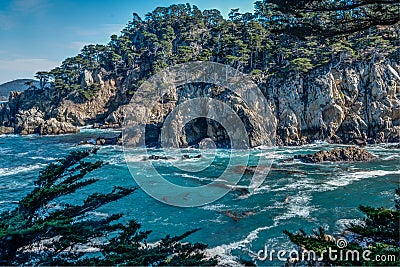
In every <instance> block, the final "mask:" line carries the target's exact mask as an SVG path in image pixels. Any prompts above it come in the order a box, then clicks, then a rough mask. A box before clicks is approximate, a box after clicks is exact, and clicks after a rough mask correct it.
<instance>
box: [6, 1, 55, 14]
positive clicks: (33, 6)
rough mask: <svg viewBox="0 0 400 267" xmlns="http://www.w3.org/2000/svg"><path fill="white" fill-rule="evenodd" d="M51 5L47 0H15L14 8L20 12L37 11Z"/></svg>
mask: <svg viewBox="0 0 400 267" xmlns="http://www.w3.org/2000/svg"><path fill="white" fill-rule="evenodd" d="M49 5H50V2H49V1H47V0H14V2H13V3H12V8H13V10H15V11H20V12H29V13H31V12H36V11H39V10H43V9H45V8H47V7H48V6H49Z"/></svg>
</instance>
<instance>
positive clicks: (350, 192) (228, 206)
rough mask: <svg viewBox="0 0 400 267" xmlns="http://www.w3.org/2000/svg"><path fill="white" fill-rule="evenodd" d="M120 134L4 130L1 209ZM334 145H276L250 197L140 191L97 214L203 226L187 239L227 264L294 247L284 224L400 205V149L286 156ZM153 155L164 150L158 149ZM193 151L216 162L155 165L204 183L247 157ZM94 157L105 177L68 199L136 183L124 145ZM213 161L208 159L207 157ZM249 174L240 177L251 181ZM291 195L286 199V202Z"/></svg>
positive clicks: (139, 161) (181, 180)
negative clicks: (331, 159) (327, 157)
mask: <svg viewBox="0 0 400 267" xmlns="http://www.w3.org/2000/svg"><path fill="white" fill-rule="evenodd" d="M99 134H100V135H102V136H104V135H110V136H113V135H116V133H115V132H113V131H104V130H103V131H99V130H90V129H84V130H82V132H81V133H80V134H76V135H63V136H45V137H43V136H36V135H32V136H25V137H21V136H13V135H11V136H1V137H0V153H1V160H0V211H3V210H6V209H11V208H12V207H15V201H18V200H19V199H20V198H21V197H23V196H24V195H25V194H26V193H27V192H29V191H30V190H31V189H32V188H33V181H34V179H35V178H36V177H37V174H38V173H39V171H40V170H41V169H42V168H43V167H44V166H45V165H46V164H48V163H50V162H52V161H54V160H55V159H57V158H60V157H62V156H64V155H66V154H68V153H69V152H70V151H72V150H75V149H82V148H85V147H90V146H77V144H78V143H79V141H81V140H88V139H90V138H93V137H96V136H98V135H99ZM332 147H334V146H332V145H328V144H324V143H318V144H313V145H308V146H303V147H283V148H277V149H276V152H275V159H274V163H273V166H272V167H273V168H274V169H273V170H272V171H271V172H270V173H269V174H268V176H267V177H266V179H265V181H264V183H263V184H262V185H261V187H260V188H258V189H256V190H255V192H254V193H253V194H251V195H249V196H248V195H247V196H243V195H241V194H240V193H239V192H236V191H232V192H230V193H228V194H227V195H225V196H224V197H223V198H221V199H219V200H218V201H216V202H214V203H211V204H207V205H205V206H201V207H195V208H179V207H174V206H170V205H166V204H164V203H161V202H159V201H157V200H154V199H153V198H151V197H150V196H148V195H147V194H146V193H145V192H144V191H142V190H140V189H139V190H137V191H136V192H135V193H134V194H132V195H131V196H129V197H126V198H124V199H122V200H120V201H118V202H116V203H111V204H108V205H107V206H105V207H102V208H101V209H99V210H98V212H96V213H94V214H93V216H98V217H101V216H105V215H106V214H111V213H124V214H126V216H125V217H124V218H125V219H126V220H128V219H131V218H134V219H136V220H137V221H138V222H139V223H141V224H142V227H143V228H144V229H151V230H153V233H152V234H151V239H152V240H157V239H159V238H160V237H163V236H165V235H167V234H177V235H178V234H182V233H184V232H185V231H187V230H191V229H194V228H201V230H200V231H198V232H196V233H195V234H193V235H192V236H190V237H189V238H188V240H189V241H193V242H203V243H207V244H209V247H210V250H209V253H210V254H213V253H215V254H218V255H220V256H221V257H222V259H223V261H224V262H225V263H233V262H234V261H235V260H236V259H237V258H238V257H241V258H245V259H251V258H254V257H255V254H256V253H257V252H258V251H259V250H261V249H263V248H264V245H265V244H266V245H267V246H268V248H269V249H275V250H280V249H286V250H289V249H291V248H295V246H294V245H293V244H291V243H290V241H289V240H288V238H287V237H286V236H284V235H283V234H282V231H283V230H285V229H286V230H290V231H296V230H298V229H299V228H302V229H304V230H305V231H307V232H310V231H311V230H312V229H315V228H317V227H318V226H321V225H322V226H324V227H325V228H327V229H328V232H329V233H340V232H341V231H342V230H343V227H344V225H345V224H346V223H348V222H350V221H352V220H355V219H356V218H358V217H360V215H361V213H360V212H359V211H358V210H357V207H358V205H360V204H363V205H371V206H375V207H378V206H385V207H393V206H394V203H393V195H394V189H395V188H396V187H397V186H398V185H399V177H400V164H399V160H400V150H399V149H397V150H395V149H386V148H385V146H384V145H374V146H369V147H367V150H368V151H370V152H371V153H373V154H374V155H376V156H377V157H378V159H377V160H374V161H372V162H368V163H341V164H333V163H326V164H316V165H311V164H304V163H300V162H298V161H293V162H286V161H285V159H287V158H290V157H293V155H296V154H305V153H312V152H316V151H318V150H321V149H329V148H332ZM149 153H150V154H157V155H158V154H159V155H161V154H162V153H161V151H159V150H152V151H150V152H149ZM185 153H187V154H190V155H191V156H195V155H198V154H199V153H202V155H203V157H202V158H201V159H191V160H188V161H186V162H178V163H179V164H184V165H187V166H186V167H188V166H189V167H190V165H193V166H196V167H198V166H202V164H203V165H204V166H207V164H208V163H209V162H212V165H211V166H210V167H209V168H207V169H205V170H204V172H198V173H192V174H188V172H179V170H177V168H174V167H172V166H171V164H170V162H169V161H168V160H159V161H156V162H154V166H155V167H156V168H157V170H159V172H161V173H162V174H163V175H164V176H165V178H166V179H168V180H170V181H171V182H174V183H176V184H181V185H186V186H199V185H203V184H206V183H209V182H210V181H212V180H213V179H215V178H216V176H217V175H218V173H219V172H220V171H221V170H224V168H225V165H226V163H227V160H228V159H229V157H241V156H242V152H239V151H229V150H218V151H217V153H216V156H215V158H214V154H213V153H211V152H210V151H198V150H187V151H186V152H185ZM269 155H270V153H269V152H268V151H266V150H263V149H261V148H259V149H254V150H252V151H251V157H250V163H249V165H253V164H255V163H257V161H258V160H260V158H264V157H270V156H269ZM129 156H130V157H131V159H132V158H133V159H136V160H131V161H130V164H131V165H130V166H131V171H132V173H133V174H134V175H145V176H146V175H149V173H147V172H146V169H145V168H143V164H144V163H143V162H144V161H143V158H144V157H146V155H145V154H144V153H143V151H139V150H138V151H131V152H130V155H129ZM94 159H100V160H104V161H106V162H108V163H109V164H108V165H106V166H104V167H103V168H101V169H100V170H97V171H95V172H93V173H91V174H90V175H91V176H93V177H97V178H99V179H100V181H99V182H97V183H96V184H94V185H91V186H89V187H87V188H84V189H82V190H81V191H79V192H77V193H76V194H74V195H72V196H69V197H68V198H67V199H66V200H68V201H72V202H79V201H82V200H83V199H84V197H85V195H86V194H89V193H91V192H95V191H96V192H99V191H100V192H109V191H111V190H112V187H113V186H115V185H123V186H127V187H134V186H136V184H135V181H134V179H133V178H132V176H131V175H130V172H129V170H128V167H127V165H126V163H125V158H124V153H123V149H122V148H121V147H117V146H110V147H102V148H101V149H100V151H99V152H98V155H96V156H95V157H94ZM207 162H208V163H207ZM249 179H250V178H249V177H247V176H244V177H243V179H242V180H241V181H240V184H242V185H246V184H248V182H249ZM285 200H286V201H285ZM226 211H231V212H236V213H239V212H250V215H249V216H248V217H246V218H244V219H241V220H239V221H234V220H233V219H232V218H230V217H228V216H227V215H226V214H225V212H226ZM258 264H260V265H263V264H266V265H271V264H273V265H280V264H283V263H282V262H273V263H271V262H258Z"/></svg>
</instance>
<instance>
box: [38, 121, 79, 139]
mask: <svg viewBox="0 0 400 267" xmlns="http://www.w3.org/2000/svg"><path fill="white" fill-rule="evenodd" d="M77 132H79V129H78V128H77V127H75V126H73V125H72V124H70V123H68V122H59V121H57V120H56V119H54V118H51V119H49V120H47V121H45V122H43V123H42V124H41V125H40V126H39V127H38V133H39V134H40V135H58V134H69V133H77Z"/></svg>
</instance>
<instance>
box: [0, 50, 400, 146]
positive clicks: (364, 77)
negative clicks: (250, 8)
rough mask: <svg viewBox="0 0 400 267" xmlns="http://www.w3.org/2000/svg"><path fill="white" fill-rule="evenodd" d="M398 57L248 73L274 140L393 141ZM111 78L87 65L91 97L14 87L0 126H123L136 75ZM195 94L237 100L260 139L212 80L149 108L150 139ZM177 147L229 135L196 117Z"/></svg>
mask: <svg viewBox="0 0 400 267" xmlns="http://www.w3.org/2000/svg"><path fill="white" fill-rule="evenodd" d="M399 73H400V64H399V61H396V60H393V57H386V58H380V59H376V58H374V59H372V60H369V61H357V60H351V59H348V60H343V58H341V59H340V60H339V59H338V60H336V61H332V62H331V63H330V64H328V65H326V66H323V67H319V68H317V69H314V70H312V71H309V72H308V73H300V72H291V73H290V74H289V75H287V76H286V77H279V75H272V76H269V77H263V76H262V75H253V76H252V77H253V78H254V80H255V81H256V82H257V84H258V85H259V87H260V88H261V89H262V92H263V93H264V95H265V97H266V99H267V100H268V103H269V104H270V106H271V108H272V110H273V112H274V114H275V116H276V121H277V142H278V144H285V145H300V144H304V143H308V142H312V141H314V140H327V141H330V142H336V143H352V142H397V141H399V138H400V74H399ZM136 76H140V73H139V74H138V73H135V71H131V75H129V76H126V77H125V78H122V77H119V78H115V77H108V76H107V72H106V71H105V70H102V69H98V70H95V71H87V70H85V71H84V72H83V73H82V74H81V83H84V84H85V85H87V86H90V85H91V84H96V85H98V86H99V90H97V91H96V93H95V94H94V96H93V97H91V98H90V99H85V98H83V97H82V96H81V95H80V94H78V93H77V92H75V91H71V92H63V91H59V90H56V89H54V88H46V89H43V90H28V91H25V92H19V93H12V94H11V95H10V98H9V102H8V103H5V104H2V105H1V106H0V126H3V127H2V128H0V129H7V131H8V132H9V131H10V127H11V128H13V129H14V132H15V133H18V134H32V133H39V134H61V133H74V132H77V131H78V128H77V127H79V126H84V125H88V124H95V123H96V124H99V125H100V126H102V127H120V126H121V125H122V123H123V118H124V113H123V111H124V106H125V105H126V104H128V103H129V101H130V99H131V97H135V96H134V94H133V96H132V94H131V92H132V88H133V91H134V90H135V86H134V85H133V80H134V78H132V77H136ZM198 96H207V97H212V98H216V99H219V100H221V101H223V102H226V103H230V104H232V103H233V102H234V103H235V108H234V110H235V111H236V113H238V114H239V117H240V118H241V120H242V121H243V122H244V124H245V127H246V130H248V131H249V135H250V136H251V137H250V139H251V143H252V145H260V144H262V139H263V138H262V134H263V133H259V132H257V129H258V128H257V127H255V126H256V124H257V122H256V121H254V119H253V116H252V107H248V106H246V105H245V104H244V103H242V102H241V101H240V99H237V98H236V97H235V96H234V95H230V94H228V93H226V92H224V89H221V88H216V87H213V86H210V85H190V86H185V87H183V88H181V90H176V91H175V92H174V93H172V94H171V95H168V96H164V97H163V99H162V100H160V102H159V103H158V104H157V105H156V106H155V107H154V109H153V114H152V118H151V123H149V124H148V127H147V133H146V135H147V141H148V144H149V145H156V144H157V143H158V142H159V135H160V128H161V127H162V124H163V122H164V120H165V118H166V116H167V115H168V114H169V113H170V112H171V110H173V109H174V107H175V106H176V105H177V104H179V103H182V102H183V101H185V99H190V98H194V97H198ZM185 132H186V136H185V141H184V142H182V146H186V145H194V144H196V143H197V142H198V141H200V140H202V139H203V138H205V137H211V138H213V139H214V140H217V143H218V144H219V145H220V146H221V147H224V146H226V144H227V142H228V137H227V134H226V132H224V129H223V128H222V127H221V125H219V124H218V123H216V122H215V121H212V120H208V119H198V120H195V121H192V122H191V123H190V124H188V125H186V126H185Z"/></svg>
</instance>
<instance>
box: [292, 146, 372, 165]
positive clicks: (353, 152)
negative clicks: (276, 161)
mask: <svg viewBox="0 0 400 267" xmlns="http://www.w3.org/2000/svg"><path fill="white" fill-rule="evenodd" d="M294 158H295V159H299V160H301V161H302V162H305V163H322V162H325V161H331V162H341V161H351V162H352V161H370V160H372V159H374V158H375V157H374V156H373V155H372V154H371V153H369V152H368V151H366V150H365V149H364V148H360V147H354V146H350V147H347V148H335V149H333V150H330V151H319V152H317V153H314V154H307V155H296V156H295V157H294Z"/></svg>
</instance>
